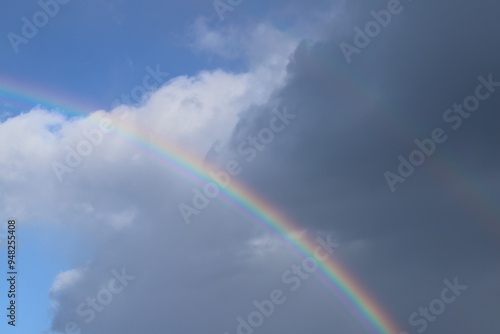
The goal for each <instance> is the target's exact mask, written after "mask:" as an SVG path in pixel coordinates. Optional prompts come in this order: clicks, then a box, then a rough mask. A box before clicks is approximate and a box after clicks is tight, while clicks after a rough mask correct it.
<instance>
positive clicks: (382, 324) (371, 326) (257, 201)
mask: <svg viewBox="0 0 500 334" xmlns="http://www.w3.org/2000/svg"><path fill="white" fill-rule="evenodd" d="M2 93H3V94H0V95H1V96H4V98H5V97H10V98H12V99H14V100H18V101H19V100H20V101H24V102H30V101H31V102H34V101H40V100H37V98H36V97H33V96H29V95H27V94H26V93H23V92H22V91H16V90H13V89H9V90H6V89H4V90H2ZM36 104H37V105H39V106H48V107H52V108H54V106H57V104H56V103H52V102H50V103H49V102H48V101H47V100H43V99H42V100H41V102H40V103H36ZM55 108H56V111H57V112H60V113H63V114H66V113H69V114H73V115H75V114H76V115H80V116H81V115H86V114H88V113H85V112H83V111H82V110H81V109H80V111H75V109H72V108H67V107H61V106H58V107H55ZM76 110H78V109H76ZM115 125H116V130H115V132H113V133H114V134H115V135H118V136H119V137H120V138H121V139H123V140H125V141H126V142H127V143H128V144H130V145H131V146H132V147H134V148H135V149H137V150H139V151H140V152H141V153H142V154H144V155H147V156H148V157H149V158H150V159H152V160H153V161H156V162H157V163H158V164H160V165H161V166H164V167H166V168H167V169H169V170H171V171H173V172H175V173H176V174H178V175H180V176H182V177H183V178H185V179H186V180H188V181H189V182H190V183H196V184H198V185H203V184H205V183H206V182H210V181H212V179H211V178H210V176H209V174H208V173H209V171H210V170H213V168H212V166H209V165H208V164H207V163H206V161H203V160H201V159H200V158H199V157H197V156H195V155H193V154H190V153H189V152H187V151H186V150H185V149H182V148H181V147H178V146H176V145H175V144H174V143H173V142H171V141H165V140H159V139H157V138H154V137H152V136H151V134H150V133H148V131H147V129H139V128H138V127H137V125H135V124H131V122H125V121H124V122H120V124H115ZM146 138H147V139H146ZM220 199H221V200H222V201H224V202H225V203H227V204H228V205H230V206H231V207H232V208H234V209H235V210H236V211H238V212H239V213H240V214H241V215H242V216H244V217H246V218H247V219H248V220H249V221H251V222H252V223H253V224H255V225H257V226H258V227H259V228H261V229H262V230H263V231H265V232H267V233H270V234H271V235H272V236H274V237H276V238H278V239H279V240H281V241H284V244H286V245H287V247H289V248H290V249H291V250H292V251H293V252H294V253H295V254H297V255H299V256H301V257H314V249H315V248H316V247H317V244H316V242H315V241H314V240H313V239H312V238H310V237H307V236H302V237H300V238H291V236H293V235H296V234H297V233H299V232H300V229H299V227H298V224H296V223H295V222H293V221H292V220H290V219H289V218H287V217H286V216H285V215H284V214H283V213H281V212H280V211H279V210H278V209H276V208H274V207H273V206H271V205H270V204H269V203H268V202H267V201H266V200H265V199H263V198H262V196H258V195H257V194H255V193H254V192H252V191H251V190H250V189H249V188H248V187H246V186H245V185H243V184H242V183H239V182H237V181H236V180H234V179H232V180H231V182H230V184H229V185H228V186H227V187H226V188H222V190H221V193H220ZM299 234H300V233H299ZM317 273H318V278H319V279H320V280H321V281H322V282H323V283H324V284H325V285H326V286H327V287H328V288H329V289H330V290H331V291H332V292H333V293H334V294H335V295H336V296H337V297H338V298H340V299H341V300H342V301H343V303H344V304H345V306H346V307H348V308H349V309H350V310H351V312H352V313H353V315H354V316H356V317H357V318H358V319H359V321H360V322H361V324H362V325H363V326H364V327H366V329H367V330H369V332H370V333H379V334H397V333H399V330H398V327H397V325H395V323H394V322H393V321H392V320H391V318H390V317H389V316H388V315H387V314H386V312H385V311H384V310H383V308H382V307H381V306H380V305H378V304H377V303H376V302H375V300H374V299H373V298H372V297H371V296H370V294H369V293H368V292H367V291H366V290H365V289H364V288H363V287H362V286H361V285H360V284H359V283H358V282H357V281H356V279H355V278H354V277H353V276H352V275H351V274H350V273H349V272H348V271H347V270H346V269H345V268H344V267H343V265H342V264H341V263H340V262H339V261H338V260H336V259H335V258H334V256H330V257H329V258H328V259H326V260H325V261H322V262H320V261H318V271H317Z"/></svg>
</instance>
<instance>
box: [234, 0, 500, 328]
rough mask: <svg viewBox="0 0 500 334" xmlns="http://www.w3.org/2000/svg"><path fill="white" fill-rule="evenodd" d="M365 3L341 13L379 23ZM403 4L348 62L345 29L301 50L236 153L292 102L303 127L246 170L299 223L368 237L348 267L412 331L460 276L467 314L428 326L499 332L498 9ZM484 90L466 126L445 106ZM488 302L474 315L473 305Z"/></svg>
mask: <svg viewBox="0 0 500 334" xmlns="http://www.w3.org/2000/svg"><path fill="white" fill-rule="evenodd" d="M356 3H357V6H354V7H356V12H350V11H349V10H346V11H345V17H347V18H348V19H347V20H348V21H349V22H350V24H351V26H352V27H354V26H359V27H362V28H363V27H364V25H365V23H367V22H368V21H370V20H373V18H372V17H371V16H370V15H369V12H370V10H376V11H379V10H381V9H384V8H386V6H387V3H388V2H387V1H377V2H370V3H361V2H359V1H358V2H356ZM401 4H402V5H403V6H404V7H405V8H404V11H402V12H401V13H400V14H398V16H393V17H392V21H391V23H390V24H389V25H388V26H387V27H386V28H383V29H382V31H381V32H380V34H379V35H378V36H376V37H374V38H373V39H372V40H371V42H370V45H368V46H367V47H366V48H364V49H363V50H362V52H361V53H360V54H359V55H358V54H354V55H353V56H352V62H351V63H350V64H348V63H347V62H346V60H345V58H344V55H343V53H342V51H341V49H340V47H339V44H340V43H341V42H349V43H351V44H353V38H354V35H355V32H354V30H349V29H346V27H345V26H344V27H341V28H339V29H341V30H342V33H341V34H339V33H338V32H333V31H332V34H331V36H333V37H332V38H330V39H327V40H322V41H316V42H313V43H308V42H303V43H302V44H301V45H299V47H298V48H297V49H296V50H295V53H294V55H293V57H292V58H291V61H290V65H289V72H288V81H287V85H286V87H284V88H283V89H281V90H280V91H279V92H276V94H275V99H274V103H273V105H270V106H268V107H267V108H262V109H260V110H250V111H248V112H247V114H246V115H245V116H244V118H243V120H242V121H241V123H240V127H239V128H238V129H237V131H236V132H235V135H234V139H233V150H236V147H237V145H238V144H239V143H240V142H241V140H242V139H245V138H246V137H247V136H248V135H255V134H257V133H258V132H259V130H260V129H262V126H263V124H265V122H266V119H269V117H271V116H270V115H271V113H270V110H271V109H272V107H274V106H275V105H282V106H287V107H288V110H289V111H290V113H293V114H295V115H297V121H294V124H292V125H291V126H290V128H289V129H287V130H286V131H285V132H283V133H282V134H280V135H279V137H278V138H277V139H276V140H275V141H274V142H273V143H272V145H270V146H268V147H266V148H265V150H264V151H262V152H260V154H259V157H258V159H256V160H255V161H252V162H251V163H249V166H248V169H247V173H246V174H244V176H243V177H244V178H245V179H246V181H247V182H248V183H249V184H252V185H253V186H254V187H256V188H257V189H258V190H259V192H260V193H262V194H265V196H267V198H269V199H271V200H272V201H274V202H275V203H279V206H280V207H281V208H284V210H285V211H286V212H287V213H288V214H290V215H292V216H294V217H296V219H297V220H298V221H299V222H300V223H302V224H303V226H307V227H309V228H313V229H320V230H334V231H338V232H340V234H341V238H344V241H345V242H352V243H353V245H356V244H357V242H363V243H365V247H364V248H361V249H359V250H353V251H352V252H351V253H349V252H347V251H346V252H345V253H344V254H343V256H344V259H345V260H346V261H347V262H348V263H349V266H352V268H353V270H354V271H355V272H356V273H358V274H359V275H360V277H362V280H363V281H364V282H365V283H366V284H367V285H368V286H369V287H371V289H372V290H373V291H376V294H377V295H378V296H380V297H381V300H383V301H384V302H385V304H387V305H388V306H389V307H390V309H391V310H392V311H393V313H394V314H395V315H396V318H397V319H398V321H399V322H400V323H401V325H402V326H403V328H407V329H408V330H409V331H411V330H413V331H414V330H415V329H416V328H415V327H413V328H412V327H411V326H410V325H409V324H408V320H407V317H408V316H409V315H410V314H411V313H412V312H414V311H417V310H418V308H419V307H420V306H421V305H424V304H428V303H429V302H430V301H432V300H433V299H434V298H437V297H438V296H436V295H437V294H439V291H440V290H439V289H438V287H439V286H440V284H441V285H442V281H443V280H444V279H445V278H449V279H451V278H453V277H455V276H458V277H459V278H460V281H461V282H465V283H464V284H467V285H468V286H469V287H470V288H469V290H467V292H466V293H464V297H461V298H462V300H460V301H457V304H458V303H461V306H456V308H454V309H453V311H450V310H448V311H446V312H447V313H445V315H443V317H442V320H441V319H440V321H437V322H436V323H432V324H430V325H429V327H428V328H427V329H426V331H427V332H428V333H444V332H446V333H448V332H450V333H451V332H454V331H457V332H460V333H467V332H469V331H474V328H477V327H475V326H477V323H478V322H479V323H481V325H479V328H487V329H488V330H487V332H493V331H494V330H498V321H497V320H495V319H496V317H495V316H494V315H493V313H492V312H491V310H498V302H496V301H495V300H494V299H492V298H489V297H487V296H491V295H496V296H498V294H499V290H498V287H497V286H496V285H494V284H493V283H492V282H493V281H494V280H495V277H497V275H498V267H497V266H496V262H497V260H498V255H499V250H500V249H499V247H498V242H497V240H498V239H497V238H498V235H499V232H500V230H499V228H498V226H499V225H498V221H499V217H500V216H499V215H498V214H499V211H498V210H497V209H496V208H495V206H494V204H493V203H495V198H498V187H493V186H491V184H492V182H493V184H495V185H498V181H495V180H496V179H498V172H499V167H500V166H499V159H498V152H497V151H498V149H497V147H496V143H498V142H499V140H500V132H498V124H499V121H500V90H499V88H498V85H499V83H500V66H499V64H498V60H497V59H498V54H499V51H500V48H499V46H498V42H497V39H498V37H497V36H498V33H499V32H500V23H499V22H498V20H496V13H498V10H499V9H500V7H499V5H498V4H496V3H492V2H490V3H488V4H481V5H478V4H476V3H471V2H459V3H457V2H444V3H443V2H440V3H430V2H427V1H414V2H413V3H409V2H401ZM384 6H385V7H384ZM351 9H352V8H351ZM345 17H344V18H345ZM344 23H345V22H344V20H342V24H344ZM479 76H482V77H483V80H478V77H479ZM492 81H493V84H491V82H492ZM485 82H490V84H485ZM480 84H481V85H483V88H482V89H481V90H480V91H481V92H482V93H483V94H486V92H490V93H491V95H490V96H489V97H488V98H487V99H485V101H480V106H479V108H478V109H477V110H476V111H473V112H471V113H470V116H467V117H468V118H464V117H462V116H461V117H460V118H461V123H460V124H459V123H458V121H457V119H456V118H455V119H454V120H453V121H451V120H450V119H449V118H448V120H447V121H446V120H445V119H444V118H443V116H444V114H445V112H446V111H447V109H449V108H452V107H453V105H454V104H463V103H464V100H465V99H466V98H467V97H468V96H471V95H474V94H475V92H476V87H477V86H478V85H480ZM488 89H490V90H489V91H488ZM450 115H451V114H448V116H450ZM454 115H455V116H456V115H459V114H454ZM249 124H250V125H249ZM453 127H456V129H454V128H453ZM435 128H441V129H443V132H444V134H445V135H446V136H447V139H446V141H445V142H444V143H436V151H435V152H434V153H433V154H432V155H431V156H429V157H427V158H426V160H425V162H424V163H423V164H422V165H421V166H417V167H415V171H414V172H413V174H412V175H411V176H409V177H408V178H407V180H406V181H405V182H404V183H397V184H396V186H395V188H396V190H395V192H394V193H392V192H391V190H390V188H389V186H388V184H387V182H386V179H385V177H384V175H383V173H384V172H385V171H391V172H393V173H396V174H397V168H398V165H399V161H398V156H399V155H402V156H403V157H405V158H406V159H408V157H409V155H410V153H411V152H412V151H413V150H415V149H417V146H416V145H415V143H414V140H415V139H419V140H424V139H425V138H431V134H432V131H433V130H434V129H435ZM234 154H235V155H236V156H238V153H234ZM491 204H493V205H491ZM354 249H355V248H354ZM357 252H360V253H359V254H356V253H357ZM493 268H496V269H493ZM484 280H486V281H488V282H489V284H488V286H485V284H484V282H483V281H484ZM481 296H483V297H484V298H485V300H484V302H483V303H482V305H481V310H478V309H476V303H477V301H476V302H475V301H474V300H480V299H481ZM450 309H451V308H450ZM487 310H489V311H487ZM452 312H453V313H452ZM450 313H452V314H450ZM476 331H477V329H476Z"/></svg>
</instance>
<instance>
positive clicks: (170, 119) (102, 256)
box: [0, 25, 340, 333]
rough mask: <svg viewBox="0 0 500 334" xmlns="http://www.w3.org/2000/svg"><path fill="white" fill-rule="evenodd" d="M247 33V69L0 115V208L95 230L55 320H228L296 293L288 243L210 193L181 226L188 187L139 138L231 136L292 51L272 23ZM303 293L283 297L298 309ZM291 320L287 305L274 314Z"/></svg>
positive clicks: (189, 144)
mask: <svg viewBox="0 0 500 334" xmlns="http://www.w3.org/2000/svg"><path fill="white" fill-rule="evenodd" d="M249 36H250V37H251V38H250V40H243V41H242V42H244V43H243V44H244V45H243V46H241V49H242V50H245V54H247V55H248V58H247V60H248V64H250V66H249V69H248V71H246V72H242V73H236V74H235V73H228V72H226V71H223V70H214V71H204V72H201V73H199V74H198V75H196V76H192V77H186V76H185V77H177V78H174V79H172V80H170V81H169V82H168V83H167V84H165V85H164V86H162V87H161V88H159V89H158V90H157V91H156V92H154V93H152V94H151V95H150V96H149V97H148V98H147V99H146V100H144V101H143V103H142V104H141V105H140V106H136V107H133V106H125V105H121V106H117V107H116V108H115V109H113V110H111V111H109V112H106V111H103V110H99V111H95V112H93V113H91V114H89V115H88V116H85V117H77V118H71V119H68V118H65V117H63V116H61V115H58V114H57V112H54V111H47V110H38V109H37V110H31V111H28V112H26V113H24V114H22V115H18V116H14V117H11V118H9V119H7V120H5V121H4V122H2V123H1V124H0V133H1V136H3V138H2V139H5V140H6V141H8V142H9V143H12V145H10V146H9V145H2V147H1V149H0V150H1V152H0V154H1V156H2V160H1V163H0V168H1V170H2V175H1V176H0V187H2V189H6V190H7V191H5V192H2V197H1V207H2V208H4V209H3V210H4V212H3V214H4V215H6V216H15V217H17V218H18V219H19V221H21V222H22V223H23V224H27V225H28V224H42V223H45V224H50V223H58V224H65V225H71V226H72V227H73V228H74V229H75V230H77V231H78V232H79V233H82V234H84V235H86V236H89V235H92V236H93V237H92V238H91V239H92V242H93V244H90V245H87V247H89V248H91V249H92V254H94V255H93V257H92V258H91V259H89V260H90V261H89V262H88V263H85V264H82V265H81V266H80V267H77V268H74V269H71V270H69V271H66V272H63V273H61V274H59V275H58V276H57V277H55V279H54V283H53V286H52V288H51V290H50V291H48V293H50V297H51V299H52V306H53V307H54V317H53V321H52V326H51V330H52V331H54V332H63V333H64V332H67V331H68V330H70V329H71V328H73V329H74V326H78V328H80V329H81V330H82V331H83V332H92V333H108V332H110V331H112V332H122V333H132V332H140V331H150V332H155V331H158V330H159V329H161V328H167V327H168V328H170V329H171V330H174V331H177V332H196V331H202V330H204V331H206V330H207V329H209V330H210V331H220V332H224V331H228V332H233V331H235V330H236V326H237V325H238V322H237V320H236V319H237V317H238V316H240V315H241V316H244V317H246V316H247V314H248V313H249V312H251V311H252V308H253V307H254V306H253V304H252V301H254V300H257V299H262V300H263V299H269V293H270V291H271V287H272V286H273V285H275V286H276V288H279V289H282V290H284V291H287V292H289V291H290V289H289V287H288V285H286V284H285V283H283V282H282V279H281V275H282V273H283V271H285V270H287V269H289V268H290V265H292V264H293V263H295V262H294V261H296V260H295V259H294V258H293V257H292V256H291V255H290V254H289V252H288V251H287V250H285V249H283V247H282V246H280V245H279V244H274V243H273V242H272V240H271V239H269V238H268V237H265V236H262V232H261V231H259V230H256V229H255V227H253V226H251V225H250V224H249V223H248V222H247V221H245V220H244V219H243V218H242V217H240V216H239V215H237V214H236V213H235V212H233V211H231V210H228V209H227V208H226V207H225V206H224V205H222V204H220V203H219V202H218V201H217V200H214V201H212V203H211V204H210V206H209V207H208V208H207V209H206V210H204V211H203V212H202V214H201V215H200V216H199V217H198V218H199V219H197V222H196V225H190V226H188V225H186V224H185V223H184V221H183V220H182V217H181V215H180V213H179V209H178V204H179V203H181V202H188V203H190V201H191V200H192V197H193V192H192V185H191V184H189V183H188V182H186V180H184V179H182V178H181V177H179V175H177V174H175V173H174V172H172V171H171V170H170V169H169V168H168V167H166V166H165V165H163V164H162V163H158V161H157V160H155V159H154V158H153V159H151V157H150V154H149V153H150V151H148V146H147V145H142V144H144V143H143V142H141V141H137V140H136V139H137V136H138V137H140V138H141V139H142V140H146V141H151V142H153V143H156V144H157V145H159V146H160V147H162V146H164V145H170V144H173V145H174V146H178V147H180V148H181V149H183V150H186V151H190V152H193V153H194V154H196V155H198V156H199V157H200V158H203V157H205V156H207V154H208V153H209V152H211V151H213V148H214V145H216V146H224V145H225V144H227V143H228V142H229V141H230V138H231V136H232V133H233V131H234V130H235V127H236V125H237V123H238V122H239V120H240V115H241V113H243V112H245V111H247V110H252V109H254V110H256V109H255V108H258V107H262V106H264V105H266V104H267V103H268V101H269V99H270V98H271V96H272V94H273V93H274V92H275V90H276V88H278V87H281V86H282V85H283V83H284V79H285V75H286V66H287V63H288V57H289V55H290V52H291V51H292V49H293V48H292V46H293V41H292V40H291V39H289V38H287V37H286V36H284V35H283V34H282V33H280V32H279V31H278V30H275V29H272V28H271V27H270V26H263V25H262V26H258V27H256V28H255V30H254V31H252V32H249ZM111 127H116V129H114V130H111ZM108 130H109V131H108ZM108 132H109V133H108ZM141 143H142V144H141ZM218 143H220V145H219V144H218ZM55 166H56V167H55ZM54 168H57V169H54ZM55 226H57V224H55ZM52 228H54V227H52ZM297 237H300V236H297ZM269 282H272V285H271V286H270V285H269ZM321 289H322V288H320V287H316V290H315V291H316V294H317V295H321V292H320V291H321ZM305 291H306V290H303V291H299V292H297V293H294V295H295V296H300V295H303V296H306V295H307V294H306V293H305ZM290 299H292V295H290ZM299 300H300V298H299V299H295V302H294V303H291V304H290V306H287V307H289V308H292V309H295V310H298V309H300V303H299V302H298V301H299ZM332 300H334V299H329V298H327V297H324V299H323V300H321V303H323V304H324V305H325V308H326V307H328V306H327V305H330V303H331V302H332ZM334 301H335V300H334ZM318 302H320V301H318ZM95 303H98V304H95ZM94 305H96V306H94ZM214 305H217V308H214ZM330 306H331V305H330ZM94 307H95V308H94ZM337 307H339V306H338V305H337ZM166 310H167V311H166ZM294 312H295V311H294ZM193 318H195V319H196V321H193ZM278 319H279V320H278ZM315 320H316V319H315V318H314V319H313V318H311V319H310V320H309V322H310V323H314V322H315ZM339 320H340V319H339ZM286 322H287V318H286V317H283V316H282V317H281V318H278V317H277V318H276V320H272V321H269V325H271V324H272V323H275V325H274V326H276V327H280V323H281V324H283V323H286ZM74 323H75V324H76V325H75V324H74ZM303 326H306V325H305V324H303Z"/></svg>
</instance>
